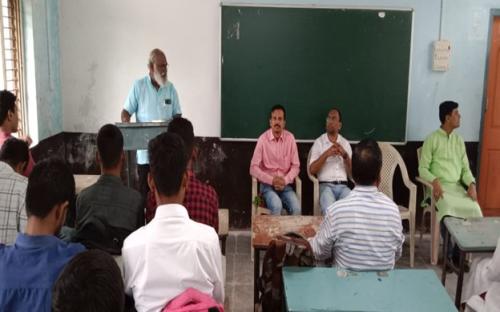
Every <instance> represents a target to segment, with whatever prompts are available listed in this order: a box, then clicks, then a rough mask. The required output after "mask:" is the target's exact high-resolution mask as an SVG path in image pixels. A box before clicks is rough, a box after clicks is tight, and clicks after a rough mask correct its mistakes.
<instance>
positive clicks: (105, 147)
mask: <svg viewBox="0 0 500 312" xmlns="http://www.w3.org/2000/svg"><path fill="white" fill-rule="evenodd" d="M97 151H98V152H99V158H100V159H101V163H102V166H103V167H104V168H106V169H111V168H114V167H115V166H116V165H117V164H118V162H119V161H120V158H121V156H122V153H123V135H122V132H121V131H120V129H118V127H117V126H115V125H112V124H107V125H104V126H102V127H101V129H99V132H98V133H97Z"/></svg>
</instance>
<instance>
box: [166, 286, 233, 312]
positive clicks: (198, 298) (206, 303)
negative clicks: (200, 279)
mask: <svg viewBox="0 0 500 312" xmlns="http://www.w3.org/2000/svg"><path fill="white" fill-rule="evenodd" d="M210 308H217V309H218V311H220V312H224V306H223V305H222V304H220V303H218V302H217V301H215V299H214V298H212V297H210V296H209V295H207V294H204V293H202V292H201V291H198V290H196V289H194V288H188V289H186V290H185V291H183V292H182V293H181V294H180V295H178V296H177V297H175V298H174V299H172V300H170V302H169V303H167V305H166V306H165V308H163V310H162V312H201V311H208V309H210Z"/></svg>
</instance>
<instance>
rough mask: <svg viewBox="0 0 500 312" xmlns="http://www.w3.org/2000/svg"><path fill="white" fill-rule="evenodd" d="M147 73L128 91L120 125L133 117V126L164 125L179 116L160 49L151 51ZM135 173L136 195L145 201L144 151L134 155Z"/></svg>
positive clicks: (146, 155) (145, 167) (175, 97)
mask: <svg viewBox="0 0 500 312" xmlns="http://www.w3.org/2000/svg"><path fill="white" fill-rule="evenodd" d="M148 70H149V74H148V75H146V76H145V77H143V78H141V79H139V80H136V81H135V82H134V85H133V86H132V89H130V92H129V94H128V97H127V100H126V101H125V104H124V106H123V110H122V113H121V120H122V122H130V117H131V116H132V115H133V114H135V119H136V120H137V122H150V121H160V120H161V121H167V120H169V119H172V118H173V117H176V116H180V115H181V114H182V112H181V106H180V104H179V97H178V96H177V91H176V90H175V87H174V85H173V84H172V82H170V81H169V80H168V75H167V73H168V62H167V58H166V56H165V53H163V51H161V50H160V49H153V51H151V53H150V54H149V61H148ZM137 173H138V174H139V192H140V193H141V194H142V196H143V197H144V198H146V195H147V193H148V191H149V187H148V182H147V177H148V173H149V159H148V151H147V150H138V151H137Z"/></svg>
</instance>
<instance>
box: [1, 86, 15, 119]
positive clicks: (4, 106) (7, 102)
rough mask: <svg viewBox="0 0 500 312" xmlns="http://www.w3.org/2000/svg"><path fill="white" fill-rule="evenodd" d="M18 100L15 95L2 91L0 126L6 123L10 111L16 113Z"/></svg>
mask: <svg viewBox="0 0 500 312" xmlns="http://www.w3.org/2000/svg"><path fill="white" fill-rule="evenodd" d="M16 99H17V97H16V96H15V95H14V93H12V92H10V91H7V90H3V91H0V125H2V124H3V123H4V121H5V119H6V118H7V113H8V112H9V111H11V112H15V111H16Z"/></svg>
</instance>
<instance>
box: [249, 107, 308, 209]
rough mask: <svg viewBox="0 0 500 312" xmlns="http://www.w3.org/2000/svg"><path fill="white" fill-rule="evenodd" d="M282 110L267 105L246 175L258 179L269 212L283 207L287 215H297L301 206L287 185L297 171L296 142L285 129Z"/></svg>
mask: <svg viewBox="0 0 500 312" xmlns="http://www.w3.org/2000/svg"><path fill="white" fill-rule="evenodd" d="M285 124H286V111H285V108H284V107H283V106H281V105H275V106H273V107H272V108H271V112H270V114H269V126H270V129H268V130H267V131H266V132H264V133H263V134H261V136H260V137H259V139H258V140H257V145H255V150H254V152H253V157H252V160H251V162H250V175H251V176H252V177H254V178H256V179H257V180H258V181H259V182H260V193H261V194H262V196H263V197H264V200H265V202H266V206H267V208H268V209H269V210H271V213H272V214H273V215H280V214H281V210H282V209H283V208H285V209H286V210H287V211H288V213H289V214H294V215H300V214H301V207H300V203H299V200H298V198H297V195H296V194H295V192H294V190H293V188H292V186H291V184H292V183H293V181H294V180H295V178H296V177H297V175H298V174H299V171H300V162H299V154H298V151H297V143H295V137H294V136H293V134H292V133H290V132H288V131H287V130H285Z"/></svg>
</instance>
